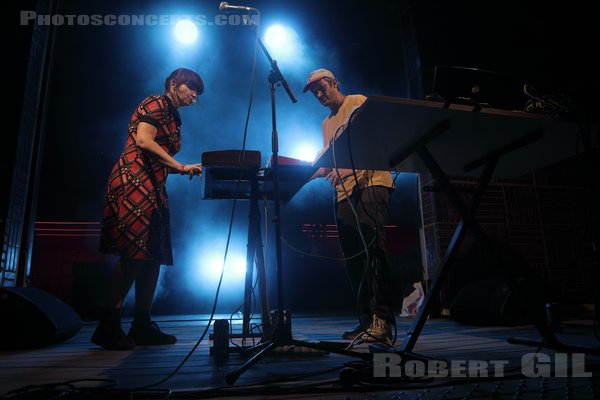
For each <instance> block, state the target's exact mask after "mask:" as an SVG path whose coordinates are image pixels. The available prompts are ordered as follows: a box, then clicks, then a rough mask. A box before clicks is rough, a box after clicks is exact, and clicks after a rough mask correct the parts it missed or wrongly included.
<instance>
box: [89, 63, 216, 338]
mask: <svg viewBox="0 0 600 400" xmlns="http://www.w3.org/2000/svg"><path fill="white" fill-rule="evenodd" d="M203 91H204V83H203V81H202V78H200V75H198V74H197V73H196V72H194V71H192V70H189V69H185V68H179V69H177V70H175V71H173V72H172V73H171V75H169V77H167V79H166V80H165V93H164V94H163V95H160V94H155V95H151V96H148V97H146V98H145V99H144V100H143V101H142V102H141V103H140V104H139V106H138V107H137V108H136V110H135V111H134V113H133V116H132V117H131V120H130V122H129V129H128V135H127V141H126V143H125V149H124V151H123V153H122V154H121V156H120V157H119V160H118V161H117V163H116V164H115V165H114V166H113V168H112V170H111V173H110V177H109V179H108V184H107V186H106V194H105V199H104V217H103V221H102V232H101V237H100V251H101V252H104V253H113V254H117V255H119V256H121V258H120V260H119V262H118V263H117V266H116V268H115V269H114V270H113V273H112V275H111V278H110V288H109V291H108V304H107V308H106V309H105V311H104V313H103V316H102V317H101V319H100V322H99V324H98V327H97V328H96V331H95V332H94V335H93V336H92V342H94V343H96V344H97V345H99V346H101V347H103V348H106V349H111V350H129V349H132V348H133V347H134V346H135V345H136V344H172V343H175V342H176V340H177V339H176V338H175V336H173V335H169V334H166V333H163V332H162V331H160V329H159V328H158V326H157V325H156V323H154V322H152V321H151V319H150V308H151V305H152V299H153V297H154V291H155V289H156V284H157V281H158V276H159V271H160V265H161V264H166V265H171V264H172V263H173V256H172V252H171V235H170V225H169V205H168V197H167V192H166V188H165V184H166V182H167V176H168V174H169V173H173V172H176V173H181V174H189V175H190V178H191V176H192V175H195V174H196V175H199V174H201V172H202V165H201V164H189V165H188V164H182V163H180V162H178V161H177V160H175V159H174V158H173V156H174V155H175V154H176V153H177V152H179V150H180V149H181V130H180V126H181V118H180V116H179V112H178V111H177V109H178V108H179V107H186V106H190V105H192V104H194V103H195V102H196V98H197V96H199V95H200V94H202V92H203ZM133 282H135V317H134V321H133V323H132V325H131V329H130V330H129V333H128V334H127V335H125V332H123V330H122V328H121V320H120V314H121V306H122V304H123V300H124V298H125V296H126V295H127V293H128V292H129V289H130V288H131V286H132V285H133Z"/></svg>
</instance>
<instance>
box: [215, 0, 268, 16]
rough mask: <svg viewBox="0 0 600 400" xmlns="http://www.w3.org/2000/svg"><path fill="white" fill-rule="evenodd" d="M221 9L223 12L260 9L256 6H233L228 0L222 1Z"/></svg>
mask: <svg viewBox="0 0 600 400" xmlns="http://www.w3.org/2000/svg"><path fill="white" fill-rule="evenodd" d="M219 11H221V12H222V13H239V12H242V13H247V12H249V11H258V10H257V9H256V8H254V7H247V6H232V5H231V4H229V3H228V2H226V1H222V2H221V4H219Z"/></svg>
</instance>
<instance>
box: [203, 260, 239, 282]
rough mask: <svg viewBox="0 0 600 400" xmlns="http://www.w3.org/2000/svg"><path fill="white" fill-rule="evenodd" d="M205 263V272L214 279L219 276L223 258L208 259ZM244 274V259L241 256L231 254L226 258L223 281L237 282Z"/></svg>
mask: <svg viewBox="0 0 600 400" xmlns="http://www.w3.org/2000/svg"><path fill="white" fill-rule="evenodd" d="M208 260H209V261H208V262H207V263H206V266H205V267H204V268H206V270H205V272H208V273H209V275H210V276H211V277H212V278H213V279H216V278H218V277H219V276H220V275H221V269H222V268H223V256H218V255H216V256H214V257H212V258H209V259H208ZM245 274H246V258H245V257H242V256H241V255H236V254H232V255H230V256H228V257H227V263H226V264H225V273H224V275H223V277H224V279H227V280H239V279H240V277H242V278H243V277H244V276H245Z"/></svg>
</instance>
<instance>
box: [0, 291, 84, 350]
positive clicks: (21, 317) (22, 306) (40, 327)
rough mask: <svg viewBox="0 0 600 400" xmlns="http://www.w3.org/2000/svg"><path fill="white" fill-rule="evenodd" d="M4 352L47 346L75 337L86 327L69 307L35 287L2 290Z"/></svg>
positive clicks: (0, 342)
mask: <svg viewBox="0 0 600 400" xmlns="http://www.w3.org/2000/svg"><path fill="white" fill-rule="evenodd" d="M0 321H2V328H1V329H0V349H3V350H8V349H24V348H37V347H43V346H47V345H50V344H53V343H57V342H61V341H63V340H66V339H68V338H70V337H72V336H74V335H75V334H76V333H77V332H79V330H80V329H81V328H82V326H83V321H82V320H81V318H79V315H78V314H77V313H76V312H75V311H74V310H73V309H72V308H71V307H70V306H69V305H68V304H66V303H64V302H63V301H61V300H60V299H58V298H57V297H55V296H54V295H52V294H50V293H47V292H45V291H43V290H40V289H36V288H31V287H26V288H23V287H2V288H0Z"/></svg>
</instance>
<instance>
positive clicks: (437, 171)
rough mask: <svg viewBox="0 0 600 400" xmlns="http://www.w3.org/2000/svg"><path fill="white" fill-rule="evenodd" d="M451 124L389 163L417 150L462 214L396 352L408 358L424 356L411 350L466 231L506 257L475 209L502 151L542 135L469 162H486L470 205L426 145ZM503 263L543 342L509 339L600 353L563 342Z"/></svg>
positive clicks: (536, 134) (473, 165)
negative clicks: (490, 236)
mask: <svg viewBox="0 0 600 400" xmlns="http://www.w3.org/2000/svg"><path fill="white" fill-rule="evenodd" d="M449 128H450V122H449V121H447V120H444V121H442V122H440V123H439V124H438V125H436V126H435V127H434V128H433V129H431V130H430V131H429V132H428V133H427V134H425V135H424V136H423V137H422V138H421V139H420V140H418V141H416V142H415V143H414V144H413V145H412V146H409V148H407V149H406V150H405V151H403V152H401V153H399V154H397V155H396V156H394V157H392V159H391V160H390V163H389V165H390V166H391V167H393V166H395V165H397V164H399V163H400V162H401V161H403V160H404V159H405V158H406V157H408V156H409V155H410V154H413V153H416V154H417V155H418V156H419V158H420V159H421V160H422V161H423V163H424V164H425V165H426V167H427V169H428V171H429V172H430V173H431V174H432V176H433V177H434V179H435V180H436V181H437V182H438V183H439V184H440V186H441V189H442V190H443V191H444V192H445V193H446V195H447V196H448V200H449V202H450V203H451V205H452V206H453V208H454V209H455V210H456V211H457V212H458V214H459V215H460V218H461V219H460V221H459V223H458V226H457V227H456V229H455V231H454V234H453V235H452V239H451V241H450V243H449V245H448V247H447V249H446V251H445V253H444V256H443V258H442V261H441V263H440V265H439V275H438V276H437V278H436V279H435V280H434V281H433V284H432V286H431V288H430V290H429V293H428V294H427V296H426V298H425V300H424V303H423V306H422V307H421V308H420V310H419V312H418V314H417V316H416V318H415V321H414V322H413V324H412V326H411V328H410V329H409V331H408V332H407V333H406V334H405V338H404V341H403V342H402V345H401V346H400V347H399V349H397V350H396V351H395V353H398V354H400V355H404V356H406V358H408V359H421V358H422V357H423V356H420V355H418V354H414V353H412V350H413V349H414V346H415V344H416V342H417V339H418V337H419V334H420V333H421V331H422V329H423V326H424V325H425V322H426V320H427V317H428V316H429V314H430V313H431V311H432V307H433V303H432V299H433V298H434V297H435V296H437V295H438V294H439V292H440V289H441V287H442V284H443V283H444V280H445V278H446V276H447V275H448V272H449V269H450V265H451V264H452V262H453V260H454V259H455V258H456V255H457V254H458V250H459V248H460V246H461V244H462V242H463V240H464V238H465V236H466V234H467V232H468V231H469V230H470V231H471V232H472V233H473V234H474V235H475V236H476V237H477V238H478V239H480V240H481V241H482V243H483V244H484V245H485V246H486V247H487V248H488V249H489V250H491V251H492V253H493V254H495V255H496V256H497V257H498V259H499V260H502V259H503V258H504V255H503V254H501V253H500V251H499V250H498V249H497V248H496V246H495V245H494V243H493V242H492V240H491V239H490V238H489V236H488V235H487V234H486V233H485V231H484V230H483V228H482V227H481V225H479V223H478V222H477V220H476V218H475V213H476V211H477V207H478V206H479V203H480V200H481V196H482V194H483V192H484V191H485V189H486V188H487V186H488V184H489V182H490V180H491V178H492V176H493V173H494V170H495V168H496V165H497V163H498V161H499V159H500V158H501V157H502V156H503V155H506V154H508V153H510V152H512V151H514V150H516V149H519V148H521V147H523V146H526V145H528V144H531V143H533V142H535V141H537V140H539V139H540V138H541V137H542V136H543V134H542V132H541V131H539V130H536V131H533V132H531V133H530V134H527V135H524V136H523V137H521V138H519V139H517V140H515V141H513V142H511V143H509V144H507V145H505V146H502V147H500V148H498V149H496V150H495V151H492V152H490V153H488V154H487V155H485V156H483V157H481V158H479V159H477V160H474V161H472V162H469V163H467V164H466V165H465V166H464V168H463V169H464V171H465V172H469V171H472V170H475V169H477V168H479V167H482V166H483V170H482V172H481V174H480V176H479V179H478V182H477V185H476V187H475V190H474V192H473V194H472V195H471V198H470V201H469V204H468V205H467V204H466V203H465V201H464V200H463V198H462V197H461V196H460V195H459V194H458V190H457V188H456V187H454V186H453V185H452V183H451V182H450V179H449V178H448V176H447V175H446V173H445V172H444V171H443V170H442V168H441V167H440V165H439V164H438V162H437V161H436V160H435V159H434V157H433V155H432V154H431V152H430V151H429V150H428V149H427V144H428V143H429V142H431V141H432V140H433V139H435V138H436V137H438V136H439V135H441V134H442V133H443V132H445V131H447V130H448V129H449ZM503 267H504V268H505V269H504V271H505V275H506V276H505V279H506V280H507V283H508V285H509V287H510V289H511V290H512V291H513V292H514V293H515V294H516V296H517V298H519V299H520V300H521V301H522V304H524V306H525V311H526V312H527V313H529V316H530V317H531V320H532V321H533V324H534V326H535V328H536V329H537V330H538V332H539V333H540V334H541V336H542V341H541V342H535V341H531V340H525V339H517V338H512V337H509V338H508V339H507V341H508V342H509V343H512V344H516V343H522V344H527V345H532V346H543V347H549V348H553V349H557V350H564V351H569V352H584V353H589V354H593V355H600V349H597V348H596V349H592V348H588V347H584V346H577V345H568V344H563V343H561V342H560V341H559V340H558V339H557V337H556V336H555V335H554V332H553V331H552V329H551V327H550V326H549V325H548V324H547V323H546V321H545V320H544V318H543V313H542V312H540V311H536V310H535V309H534V304H535V302H534V299H533V298H532V297H531V296H529V295H528V293H527V292H526V291H524V290H523V289H522V288H521V287H520V286H519V285H518V283H517V280H516V276H517V274H516V272H517V271H515V269H514V267H513V265H511V264H510V263H503Z"/></svg>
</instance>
